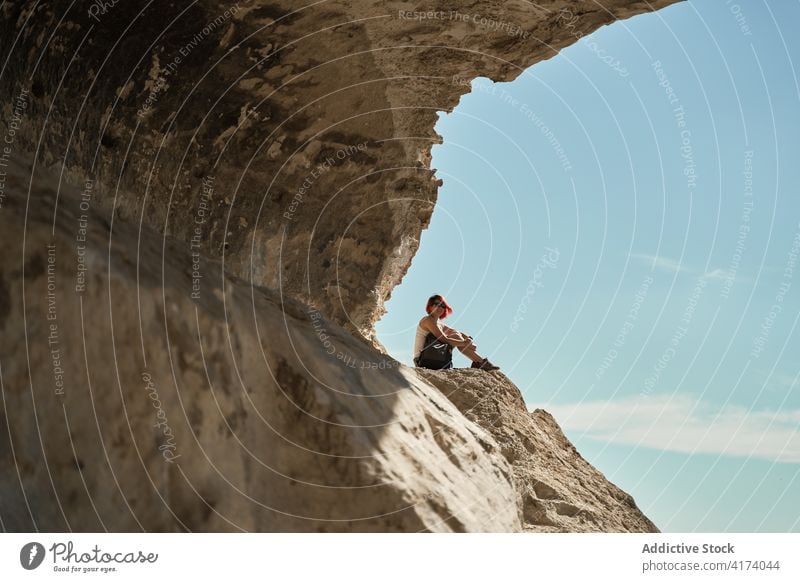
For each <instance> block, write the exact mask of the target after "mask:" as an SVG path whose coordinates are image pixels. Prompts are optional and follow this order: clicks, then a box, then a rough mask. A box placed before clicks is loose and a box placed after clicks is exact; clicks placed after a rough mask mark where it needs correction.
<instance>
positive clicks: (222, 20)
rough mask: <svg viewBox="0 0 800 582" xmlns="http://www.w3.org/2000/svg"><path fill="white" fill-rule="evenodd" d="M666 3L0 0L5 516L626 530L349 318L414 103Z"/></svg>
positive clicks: (412, 227)
mask: <svg viewBox="0 0 800 582" xmlns="http://www.w3.org/2000/svg"><path fill="white" fill-rule="evenodd" d="M669 3H670V2H669V1H662V2H649V3H646V2H622V1H616V2H599V3H598V2H591V3H589V2H587V3H574V2H543V3H538V4H537V5H536V6H534V5H532V4H531V3H528V2H523V1H520V2H495V1H482V2H463V1H462V2H434V3H433V4H431V3H427V4H424V5H423V4H416V3H413V2H408V3H400V2H373V1H366V0H364V1H350V2H344V1H342V2H322V3H317V4H315V5H314V6H311V7H308V8H304V9H299V8H298V7H297V4H296V3H290V2H288V1H287V2H269V3H268V2H261V1H240V2H239V3H238V4H237V3H222V2H218V1H211V0H200V1H199V2H190V1H188V0H187V1H178V2H153V3H151V4H150V5H149V6H147V7H146V8H143V7H142V4H143V3H136V2H126V1H119V2H84V3H74V4H75V5H74V6H73V5H72V4H73V3H71V2H66V1H55V2H46V3H43V2H33V1H32V0H31V1H27V2H25V1H22V2H13V3H9V2H6V3H5V4H3V6H2V7H0V30H2V32H1V33H0V55H2V62H3V63H4V65H3V66H4V68H3V69H2V71H0V95H2V100H0V107H1V108H2V118H1V119H2V123H1V124H0V134H2V135H0V139H1V140H3V141H2V142H0V172H1V173H2V174H0V239H2V246H3V248H4V250H5V252H4V253H3V254H2V255H0V330H2V334H0V380H1V381H2V385H1V386H0V387H1V388H2V394H3V408H2V412H1V413H0V433H2V434H3V435H8V437H6V436H3V437H0V438H2V439H3V441H2V443H3V444H2V446H0V466H2V468H3V471H2V474H0V475H1V476H0V516H2V520H3V527H4V528H5V529H9V530H17V531H33V530H41V531H53V530H64V529H68V528H71V529H73V530H76V531H97V530H102V529H109V530H113V531H139V530H148V531H185V530H193V531H194V530H200V531H238V530H248V531H418V530H424V531H520V530H522V529H531V527H534V526H536V527H539V526H541V527H544V528H545V529H546V528H547V527H551V528H552V529H559V530H561V531H568V530H574V531H584V530H587V529H595V530H598V529H599V530H606V529H608V530H613V531H621V530H624V529H629V530H636V531H643V530H644V531H646V530H647V528H648V526H647V522H646V521H643V520H646V518H643V516H642V518H643V520H642V519H640V518H639V517H636V516H634V513H635V512H633V510H632V509H631V512H633V513H631V514H622V513H620V514H619V515H616V514H614V513H613V511H614V510H611V509H609V510H608V511H610V512H611V513H609V515H608V516H605V517H603V515H602V513H603V511H605V510H604V509H603V507H602V504H600V505H595V506H591V507H589V506H588V505H587V504H586V503H584V502H585V500H584V499H583V498H582V497H581V495H582V493H576V492H575V491H576V490H572V489H568V488H564V487H561V486H559V485H558V483H555V484H553V482H555V481H557V479H556V477H557V476H553V479H552V480H551V481H553V482H551V481H547V483H549V485H548V486H551V487H552V488H553V490H554V491H556V492H557V493H558V495H560V496H561V497H559V498H558V499H556V498H551V499H550V501H548V502H546V503H545V502H542V503H540V504H538V505H537V503H534V502H532V501H530V499H539V500H542V499H543V497H542V495H545V494H547V491H549V490H547V489H543V488H542V487H541V486H540V488H539V490H537V489H536V486H535V484H531V481H530V480H528V481H526V478H525V475H530V474H533V473H530V471H529V469H528V468H522V469H521V468H520V467H521V466H522V465H520V462H522V461H520V459H518V458H516V457H514V458H512V457H510V456H509V449H508V444H507V443H506V442H505V441H504V437H503V435H502V434H498V433H496V432H493V431H492V430H490V428H491V427H489V428H487V427H486V426H484V424H483V423H482V419H481V418H479V417H474V416H471V415H470V413H469V412H467V411H463V410H459V407H458V402H456V401H455V400H453V401H451V400H452V397H451V396H452V392H453V391H452V390H449V391H444V390H442V391H440V390H438V389H437V388H435V387H434V386H433V385H432V384H431V383H430V382H429V381H426V379H425V378H424V377H420V376H418V375H417V374H415V373H414V371H412V370H409V369H408V368H405V367H404V366H402V365H400V364H399V363H397V362H396V361H395V360H393V359H392V358H390V357H387V356H385V355H383V354H381V353H380V352H379V351H376V350H375V349H374V348H373V347H372V346H371V345H370V343H369V342H368V341H367V342H364V341H360V340H361V339H363V338H366V339H367V340H373V339H374V338H373V328H372V326H373V324H374V322H375V321H376V320H377V318H378V317H379V316H380V315H381V313H382V311H383V302H384V301H385V300H386V299H387V298H388V296H389V293H390V292H391V289H392V288H393V287H394V286H395V285H396V284H397V283H398V282H399V281H400V280H401V279H402V277H403V275H404V274H405V272H406V270H407V268H408V266H409V264H410V261H411V259H412V257H413V255H414V253H415V252H416V250H417V247H418V244H419V238H420V233H421V231H422V230H423V229H424V228H425V227H426V226H427V224H428V221H429V219H430V216H431V212H432V210H433V205H434V203H435V199H436V189H437V186H438V182H437V179H436V178H435V176H434V173H433V170H432V169H431V168H430V148H431V146H432V144H434V143H436V142H437V140H438V137H437V136H436V134H435V132H434V130H433V126H434V124H435V122H436V119H437V111H443V110H446V111H449V110H451V109H452V108H453V107H454V106H455V105H456V104H457V102H458V100H459V98H460V96H461V95H462V94H464V93H466V92H467V91H468V90H469V84H470V80H471V79H473V78H475V77H478V76H485V77H489V78H491V79H494V80H497V81H509V80H511V79H513V78H514V77H516V76H517V75H519V74H520V73H521V72H522V70H523V69H524V68H526V67H528V66H530V65H532V64H533V63H535V62H537V61H539V60H542V59H543V58H547V57H549V56H552V55H553V54H555V52H556V51H557V50H558V49H560V48H562V47H564V46H566V45H568V44H571V43H573V42H575V41H576V40H577V39H578V38H579V37H580V36H581V35H583V34H587V33H589V32H591V31H592V30H594V29H596V28H597V27H598V26H600V25H602V24H604V23H607V22H611V21H613V20H615V19H617V18H625V17H628V16H632V15H634V14H638V13H641V12H644V11H648V10H652V9H656V8H659V7H661V6H664V5H667V4H669ZM422 11H424V13H423V12H422ZM469 374H471V376H469V377H465V378H464V379H463V380H464V381H463V382H462V384H463V385H464V386H465V387H466V388H468V389H469V390H472V391H475V390H478V387H480V386H481V384H480V382H482V381H483V380H484V379H485V378H483V377H482V376H481V375H480V374H481V372H477V371H476V372H469ZM431 380H432V381H433V382H434V384H436V385H437V386H439V387H440V388H441V385H440V384H439V383H437V382H436V379H435V378H433V379H431ZM497 381H500V380H497ZM475 382H479V383H478V384H476V383H475ZM503 382H506V384H504V385H505V386H506V388H508V389H509V390H511V389H512V388H513V389H515V388H514V387H513V384H511V383H510V382H509V381H507V380H503ZM442 392H444V394H443V393H442ZM509 410H510V409H509ZM509 414H511V413H510V412H509ZM540 426H542V427H545V428H542V430H550V431H551V433H550V436H549V437H548V438H549V443H550V444H547V442H548V439H544V440H543V443H544V444H542V445H540V446H539V447H538V448H537V449H536V450H531V451H528V454H530V455H531V457H530V458H529V459H528V461H526V462H530V463H538V462H539V461H537V460H536V459H537V458H538V457H536V455H540V454H545V455H559V454H562V453H560V452H557V451H559V450H561V449H563V448H564V447H565V446H566V445H565V444H564V442H563V440H562V438H563V435H560V431H558V428H557V426H556V425H555V422H554V421H553V422H552V426H550V428H547V426H549V425H548V424H547V423H544V424H541V425H540ZM559 435H560V436H559ZM6 438H8V440H5V439H6ZM548 447H550V448H548ZM517 448H518V447H517ZM551 448H552V450H551ZM515 450H516V449H515ZM548 451H549V452H548ZM519 454H522V455H524V453H523V452H522V451H521V450H520V451H519ZM523 461H524V459H523ZM548 470H549V469H548ZM586 470H587V471H588V469H586ZM526 471H528V473H526ZM569 475H572V473H569V474H568V473H565V474H564V475H562V476H561V477H560V478H561V479H566V480H569V479H570V478H571V477H569ZM543 482H544V481H543ZM562 485H563V484H562ZM531 487H533V492H534V493H535V496H534V497H531V495H533V493H531V489H530V488H531ZM542 491H544V493H542ZM604 491H607V492H610V493H608V494H609V495H611V497H613V499H616V500H618V501H620V502H622V503H626V498H625V496H624V494H621V492H620V495H618V494H617V493H616V492H615V491H616V490H612V489H609V488H607V489H604ZM615 496H616V497H615ZM559 499H561V500H563V501H564V504H562V505H559V504H558V503H556V501H558V500H559ZM613 499H609V500H608V501H609V503H611V504H613V503H614V501H613ZM629 505H630V504H629ZM559 507H561V508H562V510H563V511H561V512H560V511H559V509H558V508H559ZM574 507H577V508H578V509H577V510H576V511H575V513H574V514H573V515H568V514H569V513H570V512H572V511H573V508H574ZM633 507H635V505H634V506H633ZM564 508H566V509H564ZM584 509H585V511H584ZM565 511H566V512H567V514H565V513H564V512H565ZM637 511H638V510H637ZM565 515H566V517H564V516H565ZM531 516H533V517H531ZM537 516H538V517H537ZM620 516H622V517H620ZM631 516H634V517H631ZM540 518H541V519H540ZM537 520H538V521H537ZM626 520H627V521H626ZM551 522H552V524H551ZM532 524H533V526H532ZM548 524H550V525H548ZM587 524H589V525H587Z"/></svg>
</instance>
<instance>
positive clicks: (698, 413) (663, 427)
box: [547, 396, 800, 463]
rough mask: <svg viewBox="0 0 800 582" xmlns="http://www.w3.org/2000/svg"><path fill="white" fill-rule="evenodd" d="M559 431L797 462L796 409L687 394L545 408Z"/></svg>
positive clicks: (663, 447)
mask: <svg viewBox="0 0 800 582" xmlns="http://www.w3.org/2000/svg"><path fill="white" fill-rule="evenodd" d="M547 410H548V411H549V412H551V413H552V414H553V415H554V416H555V417H556V419H557V420H558V422H559V424H560V425H561V426H562V428H564V429H565V430H568V431H571V432H582V433H583V434H584V435H586V436H588V437H590V438H593V439H596V440H599V441H606V442H610V443H616V444H626V445H634V446H641V447H649V448H653V449H661V450H665V451H676V452H681V453H689V454H692V453H709V454H716V455H725V456H737V457H742V456H744V457H747V456H753V457H757V458H760V459H767V460H770V461H775V462H781V463H800V430H799V429H798V427H800V410H798V409H792V410H778V411H768V410H750V409H748V408H747V407H744V406H735V405H727V406H724V407H722V408H720V407H714V406H712V405H711V404H709V403H706V402H703V401H700V400H698V399H696V398H695V397H692V396H674V397H670V396H649V397H643V396H642V397H633V398H627V399H621V400H609V401H594V402H581V403H577V404H567V405H549V406H548V407H547Z"/></svg>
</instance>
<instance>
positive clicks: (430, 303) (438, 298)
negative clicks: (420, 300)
mask: <svg viewBox="0 0 800 582" xmlns="http://www.w3.org/2000/svg"><path fill="white" fill-rule="evenodd" d="M436 302H439V303H441V304H443V305H444V313H443V314H442V317H441V319H444V318H445V317H447V316H448V315H450V314H451V313H453V308H452V307H450V304H449V303H447V299H445V298H444V297H442V296H441V295H431V296H430V297H429V298H428V303H427V304H426V305H425V313H427V314H428V315H430V313H431V311H433V304H434V303H436Z"/></svg>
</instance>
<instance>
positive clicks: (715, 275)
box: [631, 253, 741, 281]
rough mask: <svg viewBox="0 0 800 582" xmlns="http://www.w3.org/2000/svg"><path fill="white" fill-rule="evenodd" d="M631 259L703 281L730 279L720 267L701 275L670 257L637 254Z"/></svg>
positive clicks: (654, 267) (653, 267)
mask: <svg viewBox="0 0 800 582" xmlns="http://www.w3.org/2000/svg"><path fill="white" fill-rule="evenodd" d="M631 258H632V259H636V260H637V261H640V262H642V263H644V264H645V265H647V266H648V267H650V268H651V269H658V270H660V271H666V272H668V273H686V274H694V275H697V276H701V277H702V278H703V279H706V280H717V281H724V280H726V279H727V278H728V277H729V273H728V271H726V270H725V269H722V268H720V267H716V268H714V269H711V270H710V271H706V272H705V273H700V272H699V271H695V270H694V269H690V268H689V267H688V266H687V265H686V264H685V263H683V262H678V261H676V260H675V259H670V258H669V257H657V256H655V255H648V254H643V253H637V254H633V255H631ZM733 276H734V277H735V276H736V274H735V273H734V275H733ZM737 278H741V277H737Z"/></svg>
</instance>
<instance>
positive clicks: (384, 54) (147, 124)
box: [0, 0, 674, 337]
mask: <svg viewBox="0 0 800 582" xmlns="http://www.w3.org/2000/svg"><path fill="white" fill-rule="evenodd" d="M673 1H674V0H653V1H650V2H644V1H630V0H602V1H592V2H573V1H566V0H552V1H551V0H543V1H540V2H528V1H527V0H514V1H508V0H502V1H500V0H489V1H487V0H459V1H450V0H447V1H445V0H438V1H435V2H413V1H412V2H391V1H375V0H356V1H353V0H348V1H346V2H345V1H337V0H331V1H327V2H320V3H313V4H312V5H309V6H308V7H305V8H303V7H302V6H301V5H300V4H298V3H297V2H294V1H290V0H271V1H264V0H250V1H248V0H238V2H237V1H235V0H231V1H230V2H225V1H220V0H199V1H195V0H191V1H190V0H184V1H179V2H153V3H150V4H148V5H146V7H143V6H142V4H141V3H137V2H117V3H91V4H90V5H89V6H88V7H87V5H86V3H73V2H68V1H67V0H58V1H52V2H46V3H43V2H35V1H33V0H28V1H20V2H6V3H4V4H3V6H2V8H0V15H2V21H0V26H2V34H0V54H2V55H3V56H4V57H6V56H10V57H11V58H10V59H9V60H8V61H7V64H6V68H5V69H4V71H3V74H2V77H0V95H2V97H3V99H2V101H3V117H4V118H7V116H8V115H10V111H11V101H12V99H13V98H14V97H15V96H17V95H18V94H20V92H21V91H23V90H29V91H30V107H29V109H28V112H27V114H26V122H25V123H24V124H23V127H22V129H21V130H20V131H19V132H18V135H17V147H18V148H20V149H21V150H25V151H27V152H33V151H38V158H37V163H38V164H44V165H46V166H51V165H58V164H62V163H63V165H64V166H65V168H64V177H65V179H70V180H73V181H74V182H75V183H76V184H82V183H83V182H84V180H85V178H89V179H92V180H94V181H95V187H94V191H93V193H92V204H93V205H100V206H103V207H104V208H105V209H106V210H107V211H108V210H110V209H112V208H113V211H114V213H115V215H116V217H117V218H121V219H124V220H127V221H130V222H134V223H138V222H139V221H140V220H141V221H143V222H144V223H145V224H147V225H149V226H151V227H152V228H153V229H155V230H157V231H159V232H165V233H168V234H169V235H170V236H173V237H176V238H178V239H180V240H183V241H186V242H188V241H190V240H192V239H193V237H196V238H197V244H198V245H199V247H200V248H201V249H202V251H203V252H204V254H208V255H210V256H214V257H221V256H223V255H224V257H225V266H226V270H227V271H228V272H230V273H231V274H234V275H237V276H239V277H240V278H242V279H244V280H248V281H249V280H252V281H254V282H255V283H256V284H258V285H263V286H268V287H272V288H277V287H281V288H282V289H283V291H284V292H285V293H288V294H290V295H292V296H295V297H299V298H301V299H302V300H304V301H305V302H308V303H312V304H314V305H316V306H317V307H318V308H319V309H320V310H321V311H322V312H324V313H326V314H327V315H328V316H329V317H330V318H332V319H333V320H335V321H337V322H338V323H341V324H343V325H345V326H346V327H348V328H349V329H353V330H358V331H359V332H361V333H362V334H364V335H365V336H367V337H372V333H373V332H372V325H373V323H374V322H375V321H377V319H378V318H379V317H380V316H381V315H382V313H383V302H384V301H385V300H386V299H387V298H388V296H389V294H390V293H391V290H392V288H393V287H394V286H395V285H396V284H397V283H399V281H400V280H401V279H402V277H403V275H404V274H405V272H406V270H407V269H408V266H409V264H410V261H411V258H412V257H413V255H414V253H415V252H416V250H417V248H418V245H419V239H420V233H421V231H422V230H423V229H424V228H426V227H427V225H428V222H429V220H430V216H431V212H432V210H433V206H434V203H435V201H436V189H437V185H438V181H437V179H436V178H435V176H434V174H433V172H432V169H431V168H430V149H431V146H432V145H433V144H434V143H437V142H438V141H439V138H438V136H437V135H436V133H435V132H434V129H433V127H434V124H435V123H436V120H437V112H438V111H450V110H452V109H453V107H455V105H456V104H457V103H458V101H459V99H460V97H461V95H463V94H464V93H467V92H469V90H470V81H471V80H472V79H474V78H475V77H478V76H483V77H489V78H491V79H492V80H495V81H511V80H513V79H514V78H515V77H517V76H518V75H520V74H521V73H522V72H523V70H524V69H525V68H527V67H529V66H530V65H532V64H534V63H536V62H538V61H540V60H542V59H545V58H549V57H551V56H553V55H554V54H555V53H556V52H557V51H558V50H559V49H561V48H563V47H564V46H567V45H570V44H572V43H574V42H576V40H577V39H579V38H580V37H581V36H582V35H585V34H588V33H590V32H592V31H594V30H595V29H596V28H598V27H599V26H601V25H603V24H607V23H609V22H613V21H614V20H616V19H621V18H627V17H629V16H632V15H634V14H640V13H642V12H646V11H651V10H655V9H657V8H661V7H663V6H666V5H668V4H671V3H672V2H673ZM94 4H97V5H101V4H108V5H109V6H110V7H109V8H108V9H106V10H99V9H94V10H93V9H92V8H91V5H94ZM554 155H555V154H554ZM542 163H548V162H547V160H542ZM195 218H201V219H202V225H200V226H201V228H200V232H199V233H196V232H195V226H196V224H195V221H194V220H193V219H195Z"/></svg>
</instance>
